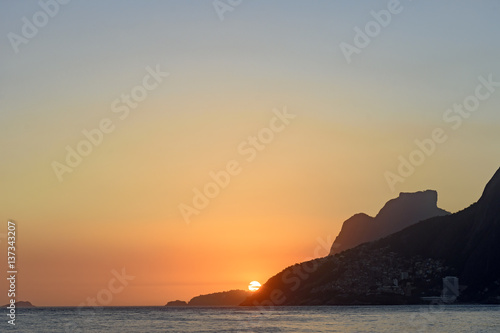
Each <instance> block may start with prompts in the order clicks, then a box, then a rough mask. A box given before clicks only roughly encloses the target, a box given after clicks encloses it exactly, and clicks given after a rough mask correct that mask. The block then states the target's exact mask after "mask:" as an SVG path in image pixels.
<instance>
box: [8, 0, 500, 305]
mask: <svg viewBox="0 0 500 333" xmlns="http://www.w3.org/2000/svg"><path fill="white" fill-rule="evenodd" d="M66 2H67V3H66ZM44 8H45V9H44ZM499 13H500V4H498V2H496V1H454V2H447V3H445V2H435V1H430V0H429V1H410V0H404V1H403V0H402V1H400V2H398V1H394V0H391V1H369V2H368V1H367V2H353V1H284V0H277V1H272V2H270V1H265V0H253V1H250V0H242V1H236V0H233V1H228V0H221V1H180V0H178V1H81V0H73V1H62V0H61V3H58V2H55V1H54V0H42V1H40V2H37V1H7V0H3V1H0V159H1V163H0V221H1V227H0V228H1V229H0V241H1V246H2V249H5V251H4V250H2V253H6V238H5V236H6V232H7V221H8V220H9V219H11V220H14V221H16V223H17V230H16V256H17V257H16V263H17V267H18V274H17V278H18V281H17V293H16V294H17V295H16V298H17V299H18V300H29V301H31V302H32V303H33V304H35V305H39V306H66V305H70V306H77V305H90V304H89V302H91V300H92V299H94V300H95V299H97V303H98V305H163V304H165V303H167V302H168V301H171V300H176V299H180V300H185V301H188V300H189V299H190V298H192V297H194V296H197V295H199V294H206V293H211V292H218V291H224V290H231V289H246V288H247V286H248V283H249V282H250V281H253V280H257V281H259V282H261V283H264V282H265V281H266V280H267V279H268V278H270V277H271V276H273V275H274V274H276V273H278V272H279V271H281V270H282V269H284V268H285V267H287V266H289V265H291V264H294V263H296V262H301V261H304V260H308V259H311V258H316V257H321V256H324V255H326V254H327V253H328V250H329V247H330V245H331V243H332V242H333V240H334V239H335V236H336V235H337V234H338V232H339V231H340V228H341V226H342V223H343V221H344V220H346V219H347V218H349V217H350V216H352V215H353V214H355V213H358V212H365V213H367V214H370V215H375V214H376V213H377V212H378V210H379V209H380V208H381V207H382V206H383V204H384V203H385V202H386V201H388V200H390V199H392V198H395V197H397V196H398V194H399V192H413V191H420V190H425V189H434V190H437V191H438V193H439V202H438V205H439V206H440V207H441V208H443V209H446V210H448V211H451V212H456V211H459V210H461V209H463V208H465V207H467V206H469V205H470V204H472V203H473V202H475V201H477V199H478V198H479V197H480V195H481V193H482V190H483V188H484V186H485V184H486V182H487V181H488V180H489V179H490V178H491V176H492V175H493V174H494V172H495V171H496V170H497V169H498V167H499V166H500V155H499V154H498V147H500V131H499V130H498V128H499V126H500V112H498V107H499V105H500V83H498V82H500V68H499V63H498V59H499V56H500V44H499V43H498V32H499V31H500V21H499V20H498V15H499ZM377 19H378V21H377ZM35 24H36V25H35ZM360 32H361V33H360ZM460 108H461V109H460ZM460 110H461V111H460ZM468 110H469V111H468ZM416 141H417V142H418V143H416ZM6 260H7V259H6V258H5V259H2V260H1V266H0V267H1V268H2V270H6ZM3 286H4V287H8V286H7V284H6V283H5V282H3ZM2 289H4V288H3V287H2ZM0 300H1V301H2V302H4V303H6V302H8V301H9V299H8V298H7V295H6V293H2V295H1V298H0Z"/></svg>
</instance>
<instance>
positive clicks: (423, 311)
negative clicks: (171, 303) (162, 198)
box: [0, 305, 500, 333]
mask: <svg viewBox="0 0 500 333" xmlns="http://www.w3.org/2000/svg"><path fill="white" fill-rule="evenodd" d="M18 311H19V312H18V316H17V318H16V322H17V324H16V326H15V328H13V327H9V326H11V325H8V324H7V322H6V318H5V317H6V316H5V315H4V316H2V317H4V318H3V319H2V320H3V322H2V323H1V324H0V331H1V332H9V331H12V332H14V331H15V332H106V333H114V332H120V333H121V332H500V307H499V306H465V305H456V306H437V305H436V306H433V307H430V306H362V307H361V306H359V307H358V306H350V307H339V306H328V307H277V308H274V309H272V310H262V309H256V308H243V307H231V308H206V307H196V308H166V307H119V308H100V309H93V308H85V309H81V308H35V309H18ZM4 313H5V312H4Z"/></svg>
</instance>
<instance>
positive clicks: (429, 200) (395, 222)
mask: <svg viewBox="0 0 500 333" xmlns="http://www.w3.org/2000/svg"><path fill="white" fill-rule="evenodd" d="M437 200H438V194H437V192H436V191H432V190H427V191H422V192H416V193H400V194H399V197H398V198H395V199H392V200H390V201H388V202H387V203H386V204H385V206H384V207H383V208H382V209H381V210H380V212H379V213H378V214H377V215H376V216H375V217H371V216H368V215H366V214H364V213H360V214H356V215H354V216H352V217H351V218H349V219H348V220H346V221H345V222H344V224H343V225H342V229H341V231H340V233H339V235H338V236H337V238H336V239H335V241H334V242H333V245H332V248H331V250H330V255H333V254H336V253H340V252H342V251H345V250H347V249H350V248H353V247H355V246H357V245H359V244H362V243H366V242H371V241H374V240H377V239H380V238H382V237H385V236H387V235H390V234H392V233H395V232H397V231H400V230H402V229H404V228H406V227H408V226H410V225H412V224H415V223H417V222H420V221H423V220H426V219H428V218H430V217H434V216H443V215H449V214H450V213H449V212H447V211H445V210H442V209H440V208H438V206H437Z"/></svg>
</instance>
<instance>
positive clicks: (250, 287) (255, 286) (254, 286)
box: [248, 281, 261, 291]
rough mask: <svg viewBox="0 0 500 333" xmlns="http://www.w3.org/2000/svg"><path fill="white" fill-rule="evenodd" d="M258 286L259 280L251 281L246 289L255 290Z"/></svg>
mask: <svg viewBox="0 0 500 333" xmlns="http://www.w3.org/2000/svg"><path fill="white" fill-rule="evenodd" d="M260 286H261V284H260V283H259V282H257V281H252V282H250V284H249V285H248V290H250V291H257V290H259V288H260Z"/></svg>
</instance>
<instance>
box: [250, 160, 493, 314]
mask: <svg viewBox="0 0 500 333" xmlns="http://www.w3.org/2000/svg"><path fill="white" fill-rule="evenodd" d="M499 263H500V169H499V170H498V171H497V172H496V173H495V175H494V176H493V178H492V179H491V180H490V181H489V182H488V184H487V185H486V187H485V190H484V192H483V194H482V196H481V198H480V199H479V201H478V202H476V203H474V204H472V205H471V206H470V207H468V208H466V209H464V210H462V211H460V212H458V213H455V214H451V215H446V216H438V217H433V218H430V219H427V220H425V221H422V222H418V223H416V224H414V225H411V226H409V227H407V228H405V229H403V230H401V231H399V232H396V233H394V234H392V235H389V236H387V237H385V238H382V239H380V240H377V241H373V242H370V243H364V244H361V245H359V246H357V247H355V248H352V249H349V250H347V251H344V252H342V253H337V254H335V255H331V256H327V257H325V258H319V259H315V260H311V261H308V262H303V263H300V264H296V265H293V266H290V267H288V268H286V269H285V270H283V271H282V272H280V273H278V274H276V275H275V276H273V277H271V278H270V279H269V280H268V281H267V282H266V283H265V284H264V285H263V286H262V287H261V288H260V289H259V290H258V291H257V292H255V293H254V294H253V295H251V296H250V297H248V298H247V299H246V300H245V301H244V302H243V303H242V305H253V306H274V305H321V304H415V303H422V302H423V300H422V297H423V296H440V294H441V292H442V290H443V278H444V277H446V276H456V277H458V278H459V284H460V288H459V289H460V290H457V295H459V297H458V301H462V302H480V303H500V265H499Z"/></svg>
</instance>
